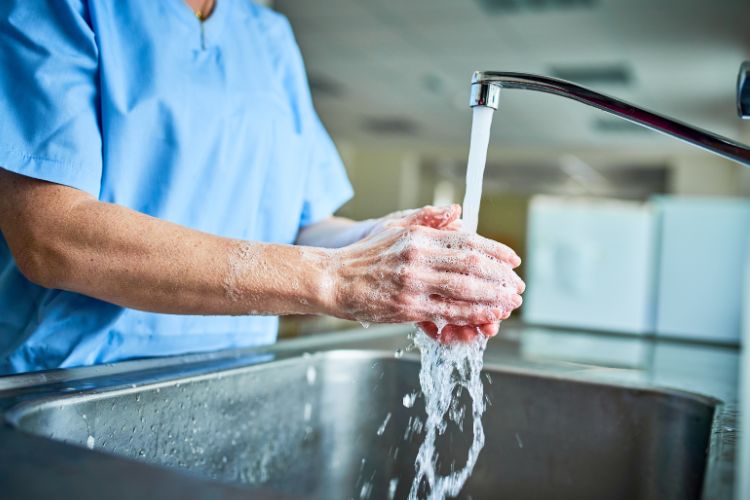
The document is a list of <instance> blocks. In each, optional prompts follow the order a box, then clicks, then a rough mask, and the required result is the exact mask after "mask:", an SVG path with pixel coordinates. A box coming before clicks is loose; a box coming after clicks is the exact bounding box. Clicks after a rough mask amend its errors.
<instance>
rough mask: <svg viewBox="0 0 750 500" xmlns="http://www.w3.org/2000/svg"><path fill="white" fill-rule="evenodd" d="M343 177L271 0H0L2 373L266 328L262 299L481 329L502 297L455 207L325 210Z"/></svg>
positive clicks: (497, 260) (212, 346)
mask: <svg viewBox="0 0 750 500" xmlns="http://www.w3.org/2000/svg"><path fill="white" fill-rule="evenodd" d="M191 9H192V10H191ZM352 194H353V193H352V188H351V186H350V184H349V181H348V179H347V176H346V173H345V169H344V167H343V165H342V163H341V160H340V158H339V156H338V154H337V152H336V149H335V147H334V145H333V143H332V141H331V139H330V138H329V136H328V134H327V133H326V131H325V129H324V128H323V126H322V124H321V122H320V120H319V119H318V117H317V115H316V113H315V110H314V108H313V104H312V100H311V97H310V93H309V89H308V85H307V81H306V77H305V70H304V67H303V62H302V58H301V56H300V52H299V50H298V47H297V45H296V43H295V41H294V37H293V35H292V31H291V29H290V26H289V23H288V22H287V21H286V19H285V18H284V17H283V16H281V15H279V14H277V13H275V12H273V11H271V10H270V9H267V8H264V7H260V6H257V5H255V4H253V3H252V2H250V1H249V0H215V1H214V0H203V1H202V0H163V1H150V0H134V1H128V2H119V1H117V0H60V1H55V2H42V1H36V0H7V1H4V2H2V4H1V5H0V230H2V238H0V374H2V373H16V372H24V371H30V370H41V369H51V368H60V367H73V366H82V365H91V364H96V363H105V362H114V361H119V360H125V359H133V358H140V357H147V356H163V355H173V354H181V353H187V352H201V351H210V350H217V349H227V348H235V347H245V346H253V345H262V344H268V343H272V342H274V341H275V339H276V331H277V322H278V319H277V316H278V315H279V314H292V313H295V314H330V315H334V316H337V317H342V318H348V319H358V320H362V321H373V322H403V321H413V322H429V321H431V320H434V319H436V318H444V319H446V320H448V321H449V322H450V323H452V324H455V325H463V326H456V327H455V331H456V332H460V331H463V330H466V331H469V330H471V331H472V332H473V331H475V329H474V326H476V325H481V328H482V331H483V332H485V333H486V334H488V335H492V334H494V333H495V332H496V331H497V323H498V321H499V320H500V319H503V318H505V317H507V315H509V314H510V311H511V310H512V309H513V308H515V307H517V306H518V305H519V304H520V295H519V294H520V293H521V292H522V289H523V285H522V283H521V281H520V280H519V279H518V277H517V276H516V275H515V273H514V272H513V271H512V268H513V267H514V266H516V265H518V263H519V259H518V257H517V256H516V255H515V253H513V251H512V250H510V249H509V248H507V247H505V246H504V245H502V244H500V243H497V242H494V241H491V240H487V239H484V238H481V237H479V236H476V235H470V234H465V233H461V232H460V231H456V229H457V219H458V217H459V212H460V209H459V208H458V207H456V206H451V207H443V208H431V207H425V208H423V209H420V210H415V211H410V212H406V213H399V214H392V215H389V216H386V217H384V218H382V219H376V220H368V221H361V222H354V221H351V220H346V219H341V218H337V217H333V216H332V214H333V213H334V211H335V210H337V209H338V208H339V207H340V206H341V205H342V204H343V203H344V202H346V201H347V200H348V199H349V198H350V197H351V196H352ZM467 252H468V253H467ZM469 254H470V255H469ZM467 255H468V257H467ZM509 282H510V283H513V286H512V287H510V288H508V287H507V284H508V283H509ZM503 283H505V285H506V287H505V288H503ZM498 290H501V292H498Z"/></svg>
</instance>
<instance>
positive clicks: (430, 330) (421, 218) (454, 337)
mask: <svg viewBox="0 0 750 500" xmlns="http://www.w3.org/2000/svg"><path fill="white" fill-rule="evenodd" d="M460 216H461V205H458V204H453V205H450V206H447V207H432V206H426V207H423V208H420V209H413V210H402V211H399V212H394V213H392V214H389V215H386V216H385V217H382V218H380V219H379V220H378V221H377V222H376V223H375V224H374V225H373V227H372V228H371V229H370V230H369V231H368V233H367V236H371V235H374V234H377V233H379V232H381V231H384V230H386V229H388V228H391V227H408V226H411V225H418V226H428V227H431V228H434V229H442V230H446V231H459V230H460V229H461V222H462V221H461V219H460ZM510 314H511V311H508V312H507V313H506V315H505V316H504V317H503V318H501V319H508V317H510ZM417 326H418V327H419V328H420V329H422V330H423V331H424V332H425V333H426V334H427V335H429V336H430V337H432V338H434V339H436V340H438V341H439V342H442V343H446V344H447V343H451V342H456V341H458V342H467V341H469V340H471V339H472V338H474V337H475V336H476V334H477V332H479V333H481V334H483V335H485V336H487V337H494V336H495V335H497V332H498V331H499V330H500V322H496V323H487V324H483V325H445V326H444V327H443V329H442V330H441V331H438V326H437V325H436V324H435V323H434V322H432V321H423V322H420V323H417Z"/></svg>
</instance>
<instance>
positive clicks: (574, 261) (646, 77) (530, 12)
mask: <svg viewBox="0 0 750 500" xmlns="http://www.w3.org/2000/svg"><path fill="white" fill-rule="evenodd" d="M270 4H271V6H272V7H273V8H275V9H277V10H278V11H280V12H282V13H284V14H285V15H286V16H287V17H288V18H289V20H290V22H291V24H292V27H293V29H294V32H295V34H296V37H297V40H298V43H299V45H300V48H301V51H302V53H303V56H304V58H305V61H306V66H307V71H308V75H309V80H310V86H311V89H312V93H313V97H314V100H315V104H316V107H317V109H318V112H319V114H320V116H321V119H322V120H323V122H324V123H325V125H326V127H327V128H328V130H329V131H330V133H331V135H332V136H333V138H334V141H335V142H336V144H337V146H338V148H339V151H340V153H341V155H342V157H343V158H344V160H345V163H346V165H347V169H348V171H349V175H350V178H351V180H352V183H353V185H354V188H355V191H356V196H355V197H354V199H352V200H351V202H349V203H348V204H347V205H346V206H345V207H343V208H342V210H341V212H340V213H341V215H345V216H349V217H353V218H357V219H360V218H369V217H377V216H380V215H383V214H385V213H388V212H391V211H394V210H399V209H403V208H411V207H417V206H421V205H424V204H432V203H434V204H444V203H450V202H460V201H461V200H462V197H463V191H464V175H465V165H466V158H467V154H468V139H469V133H470V124H471V113H470V110H469V108H468V106H467V104H466V103H467V100H468V92H469V80H470V77H471V72H472V71H473V70H477V69H485V70H506V71H526V72H533V73H540V74H544V75H549V76H556V77H560V78H564V79H569V80H572V81H575V82H577V83H580V84H582V85H586V86H589V87H592V88H594V89H596V90H599V91H602V92H605V93H609V94H612V95H614V96H617V97H619V98H623V99H626V100H630V101H632V102H634V103H637V104H639V105H642V106H645V107H649V108H651V109H653V110H654V111H657V112H660V113H664V114H667V115H670V116H672V117H675V118H677V119H680V120H683V121H686V122H688V123H691V124H694V125H698V126H700V127H702V128H706V129H708V130H711V131H715V132H718V133H721V134H724V135H727V136H729V137H731V138H734V139H738V140H740V141H744V142H750V123H747V122H743V121H742V120H740V119H739V118H738V117H737V113H736V107H735V85H736V76H737V70H738V68H739V65H740V63H741V62H742V61H743V60H747V59H750V30H748V29H747V20H748V19H750V2H748V1H747V0H714V1H710V2H708V1H705V0H466V1H461V2H457V1H455V0H411V1H403V0H316V1H315V2H310V1H303V0H276V1H275V2H270ZM540 196H544V197H545V198H544V199H546V200H548V201H549V200H554V203H553V204H552V205H550V204H549V203H548V204H547V205H544V204H542V205H539V203H537V200H538V199H539V197H540ZM748 197H750V169H746V168H743V167H741V166H739V165H736V164H733V163H731V162H729V161H726V160H723V159H720V158H716V157H712V156H710V155H709V154H707V153H703V152H701V151H698V150H696V149H694V148H692V147H689V146H686V145H684V144H681V143H678V142H676V141H674V140H673V139H670V138H667V137H663V136H661V135H659V134H656V133H653V132H650V131H648V130H645V129H642V128H639V127H636V126H632V125H630V124H628V123H626V122H624V121H621V120H618V119H616V118H614V117H611V116H608V115H606V114H604V113H602V112H599V111H596V110H594V109H591V108H588V107H585V106H583V105H580V104H578V103H575V102H570V101H566V100H564V99H561V98H557V97H554V96H549V95H541V94H538V93H529V92H522V91H506V92H503V93H502V94H501V99H500V109H499V111H498V112H496V113H495V117H494V123H493V131H492V139H491V144H490V150H489V155H488V164H487V170H486V174H485V186H484V192H483V199H482V206H481V212H480V223H479V232H480V233H481V234H483V235H485V236H488V237H492V238H495V239H498V240H500V241H503V242H506V243H508V244H510V245H511V246H513V247H514V248H516V249H517V251H518V252H519V254H520V255H521V256H522V257H523V258H524V265H523V266H522V267H521V269H520V272H521V274H523V275H524V277H525V278H526V279H527V281H529V293H528V294H527V297H526V304H525V305H524V307H523V308H522V311H521V313H520V317H521V318H523V319H524V320H526V321H527V322H529V323H544V324H556V325H560V326H568V327H576V326H578V327H581V328H599V329H610V330H612V331H622V332H629V333H639V334H642V333H655V332H657V330H658V329H659V328H660V325H661V326H662V327H664V332H667V333H669V334H674V335H687V336H691V335H698V336H701V335H702V336H704V337H708V338H715V339H718V340H720V341H726V342H730V343H731V342H737V341H738V338H739V307H740V306H739V304H740V301H739V298H738V297H739V294H740V293H741V287H740V278H739V276H740V275H741V273H740V272H739V269H738V268H739V267H741V265H742V264H741V263H740V262H739V260H738V259H739V258H740V256H743V255H744V252H745V250H746V249H745V246H746V245H747V241H746V240H747V238H748V236H747V229H745V228H746V227H748V228H750V219H747V218H746V217H748V215H747V203H748V199H749V198H748ZM680 200H687V201H686V202H685V203H686V204H685V203H682V201H680ZM690 200H693V201H694V204H693V205H691V202H690ZM613 201H615V202H618V203H620V205H612V202H613ZM677 201H679V203H673V202H677ZM582 202H583V203H584V205H581V203H582ZM681 203H682V204H681ZM727 203H728V205H727ZM569 205H570V206H569ZM540 206H546V207H547V209H546V210H547V211H546V212H545V213H544V214H541V215H544V216H543V217H542V216H541V215H540V214H537V215H540V216H539V217H537V216H535V214H534V213H532V212H533V210H534V207H540ZM550 206H553V207H557V208H556V209H554V210H552V211H551V212H550V211H549V207H550ZM581 206H583V207H584V208H583V211H580V210H578V209H577V208H575V207H579V208H580V207H581ZM603 206H604V207H610V208H608V209H606V210H602V209H601V207H603ZM613 206H618V207H621V208H622V209H623V210H622V211H619V209H612V208H611V207H613ZM571 207H572V208H571ZM577 210H578V211H577ZM633 210H635V212H637V213H638V214H640V215H635V217H636V219H638V221H640V222H638V221H635V222H633V223H634V224H639V223H640V224H642V225H643V227H642V228H641V229H637V228H632V227H631V229H633V230H634V231H635V233H634V234H636V233H637V234H638V235H640V236H639V238H640V239H637V238H636V239H632V238H619V239H618V235H620V236H621V231H624V230H625V229H624V226H623V228H621V229H618V228H617V227H613V229H612V231H610V232H609V236H608V235H607V234H606V233H607V231H601V230H597V229H595V228H600V227H608V225H609V224H610V220H611V221H612V224H615V225H616V220H618V218H620V219H622V218H623V217H625V218H627V217H629V216H630V215H627V214H631V215H632V213H635V212H633ZM679 210H687V211H688V212H689V213H688V214H687V215H685V217H688V220H692V219H690V218H691V217H692V218H695V221H696V224H694V225H692V226H691V225H690V224H689V223H688V224H685V221H684V217H683V216H681V215H679V213H678V212H679ZM644 214H645V215H644ZM550 217H551V219H550ZM555 217H557V219H555ZM681 217H682V218H681ZM534 221H537V222H536V224H537V225H539V227H537V228H535V227H532V226H533V224H535V222H534ZM665 221H666V222H665ZM540 224H541V225H540ZM665 224H667V225H668V226H669V227H667V228H665V227H664V225H665ZM672 224H677V225H676V226H674V227H673V226H672ZM554 226H558V227H561V228H562V230H561V231H560V235H559V237H556V238H557V239H554V238H552V237H550V238H546V239H545V237H544V236H545V235H544V234H543V229H541V228H542V227H554ZM566 228H569V234H571V237H570V238H567V241H564V242H563V241H562V240H563V239H565V238H563V234H565V233H566V231H565V229H566ZM587 228H588V229H587ZM539 231H542V233H539ZM533 234H537V235H538V236H539V235H540V234H541V237H536V238H532V237H531V236H532V235H533ZM572 235H575V237H574V236H572ZM666 235H668V236H669V238H670V239H669V241H668V242H667V241H666V240H665V238H666ZM705 240H710V242H711V244H708V245H703V246H701V245H695V244H693V245H691V247H690V248H689V249H686V248H683V247H680V245H681V244H683V245H685V244H687V243H688V242H690V241H695V242H700V241H705ZM571 241H572V242H574V243H571ZM539 242H541V243H539ZM576 242H577V243H576ZM540 245H542V246H540ZM544 245H547V246H546V247H544ZM628 245H630V246H632V247H633V248H632V251H631V249H629V248H628ZM665 246H666V247H667V248H668V249H669V252H676V253H675V254H674V255H673V254H671V253H667V254H664V252H663V250H664V248H665ZM645 247H647V248H646V249H645V250H644V248H645ZM686 250H690V252H687V253H685V251H686ZM617 252H621V253H622V255H632V254H633V253H634V252H636V253H637V252H641V258H640V259H637V260H633V261H629V262H627V263H626V262H625V261H624V260H622V259H620V260H617V259H619V257H617ZM709 252H710V253H709ZM678 253H679V255H678ZM550 255H552V257H550ZM545 259H547V260H546V261H545ZM550 259H552V261H553V264H555V265H556V267H555V268H554V269H551V270H550V269H548V268H549V261H550ZM613 259H615V260H614V261H616V262H622V263H623V265H630V266H633V269H632V270H625V272H624V273H623V274H622V275H623V276H628V275H633V274H642V275H644V277H643V279H642V280H641V281H640V282H639V283H638V285H637V286H636V285H635V284H631V285H632V286H631V288H628V286H630V285H628V286H625V285H624V284H623V283H622V282H621V281H618V280H621V279H622V278H617V277H615V276H612V277H607V276H609V275H607V276H605V274H607V273H602V272H600V271H598V269H607V268H610V267H611V266H612V262H613ZM545 262H547V264H545ZM717 262H723V263H724V264H725V265H723V266H718V267H717ZM671 264H673V265H671ZM535 265H536V266H537V270H538V271H540V272H535V269H534V266H535ZM545 265H547V267H548V268H545V267H544V266H545ZM575 266H578V267H577V268H578V269H581V270H582V271H581V272H588V273H590V274H591V276H592V278H591V279H590V280H589V283H588V284H586V285H585V286H584V285H582V284H581V283H572V282H565V279H568V281H570V279H573V278H565V276H569V275H571V269H574V268H575ZM597 266H599V267H597ZM607 266H608V267H607ZM733 270H734V271H736V272H733ZM541 271H544V272H541ZM545 273H546V274H545ZM549 273H552V275H550V274H549ZM565 273H567V274H565ZM717 276H720V279H719V278H717ZM595 278H596V279H595ZM704 278H705V279H704ZM539 280H541V281H539ZM537 281H539V283H541V284H540V285H539V286H538V287H537V288H538V289H539V290H544V292H545V293H535V292H534V286H535V285H536V283H537ZM555 283H557V285H554V284H555ZM553 285H554V286H553ZM586 287H588V288H586ZM670 287H671V288H670ZM681 287H682V288H683V289H690V290H692V291H691V293H690V294H689V297H688V296H687V295H686V296H684V297H682V298H679V297H678V296H676V295H673V294H666V295H665V290H669V289H680V288H681ZM708 287H710V289H709V288H708ZM625 289H627V290H629V291H627V290H625ZM628 293H629V295H623V294H628ZM591 297H598V298H599V300H598V301H592V300H591ZM665 297H677V299H678V301H677V304H676V305H675V304H674V300H673V301H672V302H671V303H670V302H669V301H668V300H667V299H666V298H665ZM688 298H690V300H692V302H689V301H688ZM734 299H736V300H734ZM623 300H626V301H631V302H628V303H632V304H640V306H639V307H641V308H642V311H641V310H640V309H639V311H641V312H640V313H639V314H642V318H641V320H640V323H639V326H638V327H637V328H635V327H633V324H630V323H628V324H626V323H627V322H625V323H622V322H620V323H618V322H617V321H614V322H612V323H611V324H610V323H606V322H604V323H602V322H599V323H597V322H596V321H592V320H591V317H593V316H596V312H597V311H599V312H601V310H602V308H603V307H605V308H606V306H607V304H608V303H609V304H610V305H612V307H616V306H617V304H620V303H622V301H623ZM686 301H687V302H686ZM688 302H689V304H691V305H690V306H689V307H688ZM681 303H685V304H686V306H685V307H684V308H683V310H682V313H683V314H686V315H687V319H685V320H684V321H682V324H683V325H687V324H691V323H692V324H694V325H697V326H696V327H695V328H687V327H685V326H682V327H675V325H677V324H679V323H680V322H679V321H676V320H674V321H673V320H669V321H666V322H665V321H660V319H659V316H660V315H664V314H667V313H669V314H677V313H680V307H679V305H680V304H681ZM721 303H730V304H732V305H731V308H732V309H731V310H730V311H729V312H727V310H726V309H721V308H720V309H719V311H720V312H721V314H722V315H726V314H730V315H731V316H732V318H735V316H736V321H735V319H732V321H731V322H729V324H728V325H729V326H727V325H722V326H717V328H719V329H726V328H729V329H730V330H731V329H734V330H736V331H734V330H732V332H733V333H731V334H728V333H727V332H725V331H723V333H721V334H716V335H715V333H716V332H714V331H711V330H713V326H712V325H714V324H715V321H716V314H714V316H713V317H712V316H711V315H710V314H709V315H708V316H706V315H703V316H701V315H700V314H698V312H697V311H698V310H699V309H701V308H696V307H695V304H705V307H704V308H702V309H704V310H709V309H712V308H713V309H714V310H716V309H715V308H716V307H718V306H716V304H721ZM561 304H568V309H570V308H571V307H573V310H569V311H568V316H571V317H572V318H576V317H577V318H579V320H578V321H576V320H571V319H570V318H562V317H557V316H555V315H554V314H542V313H540V311H541V312H544V311H547V312H549V311H552V310H554V309H555V307H557V306H560V305H561ZM576 307H577V308H578V309H576ZM735 309H737V310H736V311H735ZM665 311H666V312H665ZM690 314H694V315H695V317H694V318H693V317H692V316H690ZM516 319H519V318H516ZM712 322H713V323H712ZM664 325H671V326H668V327H667V326H664ZM338 326H341V324H340V323H338V322H335V321H333V320H330V319H318V320H316V321H309V319H300V318H290V319H287V320H286V321H285V322H284V326H283V330H282V333H284V334H288V335H294V334H299V333H305V332H308V331H317V330H325V329H332V328H336V327H338ZM346 326H349V325H346ZM696 332H697V333H696Z"/></svg>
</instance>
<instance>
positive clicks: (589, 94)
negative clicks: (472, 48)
mask: <svg viewBox="0 0 750 500" xmlns="http://www.w3.org/2000/svg"><path fill="white" fill-rule="evenodd" d="M500 89H523V90H535V91H537V92H545V93H547V94H554V95H559V96H561V97H567V98H568V99H573V100H575V101H578V102H582V103H584V104H588V105H589V106H593V107H595V108H598V109H601V110H603V111H606V112H608V113H611V114H613V115H615V116H619V117H620V118H623V119H625V120H628V121H630V122H633V123H637V124H638V125H642V126H644V127H646V128H650V129H652V130H656V131H657V132H661V133H664V134H667V135H670V136H672V137H675V138H677V139H679V140H682V141H684V142H687V143H689V144H692V145H694V146H697V147H699V148H701V149H705V150H706V151H709V152H711V153H714V154H717V155H719V156H723V157H724V158H727V159H729V160H732V161H735V162H737V163H740V164H742V165H745V166H748V167H750V146H747V145H745V144H740V143H739V142H735V141H733V140H731V139H728V138H726V137H722V136H720V135H717V134H714V133H712V132H708V131H706V130H701V129H699V128H697V127H693V126H691V125H688V124H686V123H682V122H680V121H677V120H675V119H672V118H669V117H668V116H664V115H660V114H657V113H654V112H652V111H649V110H647V109H645V108H641V107H639V106H635V105H633V104H630V103H627V102H625V101H622V100H620V99H616V98H614V97H610V96H608V95H605V94H601V93H599V92H595V91H593V90H591V89H588V88H586V87H582V86H580V85H576V84H575V83H572V82H568V81H565V80H559V79H557V78H549V77H546V76H539V75H532V74H528V73H510V72H501V71H475V72H474V75H473V76H472V78H471V97H470V100H469V106H471V107H472V108H473V107H475V106H486V107H488V108H492V109H494V110H497V108H498V105H499V100H500ZM737 110H738V113H739V115H740V117H742V118H745V119H750V61H747V62H745V63H743V64H742V66H741V68H740V74H739V77H738V79H737Z"/></svg>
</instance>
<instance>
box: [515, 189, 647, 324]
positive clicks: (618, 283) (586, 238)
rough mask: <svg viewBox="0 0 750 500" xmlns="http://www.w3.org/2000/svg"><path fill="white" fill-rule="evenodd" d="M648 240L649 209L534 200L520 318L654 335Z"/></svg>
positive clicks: (632, 205) (639, 205) (631, 204)
mask: <svg viewBox="0 0 750 500" xmlns="http://www.w3.org/2000/svg"><path fill="white" fill-rule="evenodd" d="M654 240H655V234H654V216H653V211H652V210H651V209H650V208H649V207H648V206H647V205H644V204H642V203H635V202H623V201H611V200H583V199H566V198H554V197H535V198H534V199H533V200H532V202H531V208H530V211H529V241H528V256H527V265H528V273H527V290H526V294H525V296H524V298H525V302H524V308H523V314H524V320H525V321H526V322H528V323H534V324H545V325H555V326H568V327H578V328H589V329H598V330H608V331H617V332H628V333H645V332H650V331H653V305H652V300H653V290H654V286H653V275H654V272H653V266H654V261H655V245H654Z"/></svg>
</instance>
